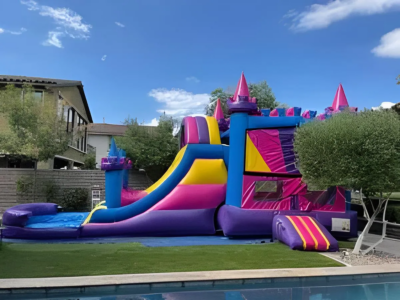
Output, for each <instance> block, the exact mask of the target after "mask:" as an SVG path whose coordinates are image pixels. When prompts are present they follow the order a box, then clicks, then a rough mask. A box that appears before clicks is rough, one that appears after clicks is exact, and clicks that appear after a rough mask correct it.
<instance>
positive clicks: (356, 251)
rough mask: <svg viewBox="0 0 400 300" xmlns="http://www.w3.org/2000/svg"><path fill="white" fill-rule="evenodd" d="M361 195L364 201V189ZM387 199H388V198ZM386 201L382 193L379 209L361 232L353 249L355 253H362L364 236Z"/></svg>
mask: <svg viewBox="0 0 400 300" xmlns="http://www.w3.org/2000/svg"><path fill="white" fill-rule="evenodd" d="M360 195H361V196H360V197H361V201H364V200H363V199H362V190H361V191H360ZM386 201H388V199H386ZM384 203H385V200H383V199H382V195H381V197H380V198H379V204H378V207H377V209H376V210H375V212H374V213H373V215H372V216H371V218H370V219H369V220H368V223H367V225H366V226H365V228H364V230H363V231H362V233H361V234H360V236H359V237H358V239H357V242H356V245H355V247H354V250H353V253H354V254H360V249H361V246H362V242H363V240H364V237H365V235H366V234H367V233H368V232H369V230H370V229H371V226H372V224H374V221H375V218H376V216H377V215H378V214H379V213H380V211H381V209H382V205H383V204H384Z"/></svg>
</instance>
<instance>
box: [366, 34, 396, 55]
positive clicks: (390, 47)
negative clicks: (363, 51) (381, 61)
mask: <svg viewBox="0 0 400 300" xmlns="http://www.w3.org/2000/svg"><path fill="white" fill-rule="evenodd" d="M372 53H374V54H375V55H376V56H380V57H390V58H400V28H397V29H395V30H393V31H391V32H389V33H386V34H385V35H384V36H382V38H381V43H380V45H378V46H377V47H375V48H374V49H372Z"/></svg>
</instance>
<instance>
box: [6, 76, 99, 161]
mask: <svg viewBox="0 0 400 300" xmlns="http://www.w3.org/2000/svg"><path fill="white" fill-rule="evenodd" d="M7 84H14V85H15V86H16V87H17V88H22V86H23V85H24V84H30V85H32V86H33V88H34V90H35V97H37V98H38V99H42V100H44V99H46V98H47V99H49V98H50V99H54V101H56V102H57V108H58V113H59V114H63V115H64V117H65V120H66V121H67V124H66V128H65V130H67V131H71V132H74V128H75V129H76V127H77V126H86V125H88V124H91V123H93V119H92V115H91V113H90V109H89V105H88V102H87V99H86V95H85V92H84V90H83V85H82V82H81V81H75V80H61V79H50V78H39V77H26V76H9V75H0V87H1V86H5V85H7ZM7 128H8V122H7V120H6V119H5V117H4V116H1V115H0V131H1V130H7ZM87 151H88V144H87V128H86V129H85V132H84V134H82V135H81V136H79V138H73V139H72V140H71V142H70V145H69V148H68V150H67V151H66V152H65V153H61V154H60V155H56V156H54V158H52V159H49V160H48V161H46V162H38V163H37V164H36V163H35V162H33V161H24V160H21V158H19V157H15V156H13V155H12V153H2V154H1V153H0V168H35V167H37V168H38V169H62V168H67V169H73V168H74V167H79V166H82V165H83V162H84V159H85V155H86V154H87Z"/></svg>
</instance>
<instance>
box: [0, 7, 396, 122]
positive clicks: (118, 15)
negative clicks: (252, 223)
mask: <svg viewBox="0 0 400 300" xmlns="http://www.w3.org/2000/svg"><path fill="white" fill-rule="evenodd" d="M242 71H244V72H245V75H246V78H247V80H248V81H249V82H258V81H261V80H267V82H268V83H269V85H270V86H271V88H272V90H273V91H274V93H275V95H276V97H277V100H278V101H280V102H283V103H286V104H288V105H290V106H300V107H303V109H305V108H308V109H317V110H319V111H320V112H321V110H322V109H324V108H325V107H327V106H329V105H330V104H331V103H332V100H333V97H334V95H335V92H336V89H337V87H338V85H339V83H342V84H343V87H344V90H345V92H346V95H347V98H348V101H349V103H350V105H351V106H358V107H359V108H364V107H367V108H371V107H372V106H378V105H379V104H380V103H381V102H399V101H400V86H397V85H396V84H395V82H396V81H395V78H396V76H397V75H399V74H400V0H362V1H361V0H341V1H339V0H335V1H326V0H280V1H272V0H269V1H266V0H247V1H243V0H242V1H236V0H218V1H217V0H190V1H189V0H130V1H128V0H125V1H122V0H113V1H111V0H108V1H106V0H86V1H80V0H52V1H50V0H40V1H39V0H38V1H32V0H23V1H19V0H13V1H1V3H0V74H6V75H26V76H38V77H49V78H59V79H71V80H81V81H82V82H83V84H84V88H85V91H86V95H87V98H88V101H89V106H90V109H91V112H92V115H93V118H94V121H95V122H102V121H103V117H104V118H105V121H106V123H114V124H121V123H122V122H123V121H124V119H125V118H127V117H128V115H129V116H130V117H137V118H138V120H139V121H144V122H145V123H150V122H153V124H154V123H155V120H156V119H157V117H158V116H159V115H160V112H162V111H166V112H167V113H169V114H171V115H173V116H176V117H179V116H183V115H188V114H198V113H202V112H203V110H204V105H205V103H207V102H208V98H209V93H210V92H211V91H212V90H214V89H215V88H218V87H223V88H226V87H229V86H235V85H236V83H237V81H238V79H239V77H240V73H241V72H242Z"/></svg>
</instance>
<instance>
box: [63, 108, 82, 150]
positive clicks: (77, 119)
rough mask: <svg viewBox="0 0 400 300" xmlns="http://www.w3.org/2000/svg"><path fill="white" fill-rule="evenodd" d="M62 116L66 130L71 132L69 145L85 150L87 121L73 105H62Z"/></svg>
mask: <svg viewBox="0 0 400 300" xmlns="http://www.w3.org/2000/svg"><path fill="white" fill-rule="evenodd" d="M64 117H65V119H66V121H67V129H66V130H67V132H69V133H72V135H73V137H72V142H71V146H72V147H74V148H77V149H79V150H81V151H83V152H86V150H87V146H86V142H87V128H86V125H87V122H86V121H85V120H84V119H83V118H82V117H81V115H79V113H78V112H76V111H75V109H74V108H73V107H70V106H65V107H64Z"/></svg>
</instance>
